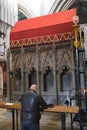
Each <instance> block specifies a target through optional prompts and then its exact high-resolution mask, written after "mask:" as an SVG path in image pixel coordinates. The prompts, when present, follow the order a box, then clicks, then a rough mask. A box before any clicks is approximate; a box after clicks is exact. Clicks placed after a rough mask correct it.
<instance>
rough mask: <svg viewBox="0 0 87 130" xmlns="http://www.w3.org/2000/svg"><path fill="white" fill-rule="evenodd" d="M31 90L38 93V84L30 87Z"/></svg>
mask: <svg viewBox="0 0 87 130" xmlns="http://www.w3.org/2000/svg"><path fill="white" fill-rule="evenodd" d="M30 89H32V90H34V91H36V92H37V89H38V87H37V85H36V84H32V85H31V86H30Z"/></svg>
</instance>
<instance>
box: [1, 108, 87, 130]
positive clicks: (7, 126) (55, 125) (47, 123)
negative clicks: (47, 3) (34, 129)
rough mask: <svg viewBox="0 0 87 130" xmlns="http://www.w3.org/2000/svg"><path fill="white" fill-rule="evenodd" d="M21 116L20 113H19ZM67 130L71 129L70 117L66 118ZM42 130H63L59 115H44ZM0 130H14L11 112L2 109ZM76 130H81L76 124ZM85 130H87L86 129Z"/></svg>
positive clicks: (41, 122) (41, 123)
mask: <svg viewBox="0 0 87 130" xmlns="http://www.w3.org/2000/svg"><path fill="white" fill-rule="evenodd" d="M19 115H20V113H19ZM66 124H67V125H66V127H67V128H66V130H71V129H70V116H68V117H67V118H66ZM40 127H41V129H40V130H48V129H49V130H62V129H61V121H60V115H59V114H54V115H52V113H51V114H49V113H48V114H47V113H42V118H41V120H40ZM0 130H12V124H11V112H9V111H7V110H6V109H2V108H0ZM18 130H20V119H19V129H18ZM74 130H79V124H78V123H74ZM84 130H87V128H85V129H84Z"/></svg>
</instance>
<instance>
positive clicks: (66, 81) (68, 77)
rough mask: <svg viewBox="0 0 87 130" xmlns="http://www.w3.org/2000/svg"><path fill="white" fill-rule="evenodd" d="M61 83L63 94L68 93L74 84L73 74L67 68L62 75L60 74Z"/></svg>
mask: <svg viewBox="0 0 87 130" xmlns="http://www.w3.org/2000/svg"><path fill="white" fill-rule="evenodd" d="M60 82H61V88H60V91H61V92H68V90H69V87H70V86H71V83H72V73H71V72H70V71H69V68H68V67H67V66H65V67H64V68H63V69H62V73H61V74H60Z"/></svg>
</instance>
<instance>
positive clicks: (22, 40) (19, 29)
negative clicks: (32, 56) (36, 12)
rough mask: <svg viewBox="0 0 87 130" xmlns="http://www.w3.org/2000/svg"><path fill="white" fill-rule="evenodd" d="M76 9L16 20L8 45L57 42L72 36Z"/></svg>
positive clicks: (19, 45)
mask: <svg viewBox="0 0 87 130" xmlns="http://www.w3.org/2000/svg"><path fill="white" fill-rule="evenodd" d="M75 15H76V9H71V10H66V11H63V12H58V13H54V14H49V15H45V16H41V17H36V18H30V19H26V20H22V21H18V22H17V23H16V24H15V26H14V27H13V28H12V30H11V33H10V41H11V42H10V47H11V48H15V47H21V46H22V45H23V46H30V45H32V44H36V43H38V44H40V43H51V42H59V41H61V40H66V41H67V40H69V37H70V36H72V37H73V16H75Z"/></svg>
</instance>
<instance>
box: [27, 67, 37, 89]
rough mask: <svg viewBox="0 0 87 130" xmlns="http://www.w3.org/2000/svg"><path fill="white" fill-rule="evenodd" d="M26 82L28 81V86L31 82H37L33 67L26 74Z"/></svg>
mask: <svg viewBox="0 0 87 130" xmlns="http://www.w3.org/2000/svg"><path fill="white" fill-rule="evenodd" d="M28 82H29V87H30V86H31V85H32V84H37V73H36V70H35V68H32V69H31V72H30V74H29V76H28Z"/></svg>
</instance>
